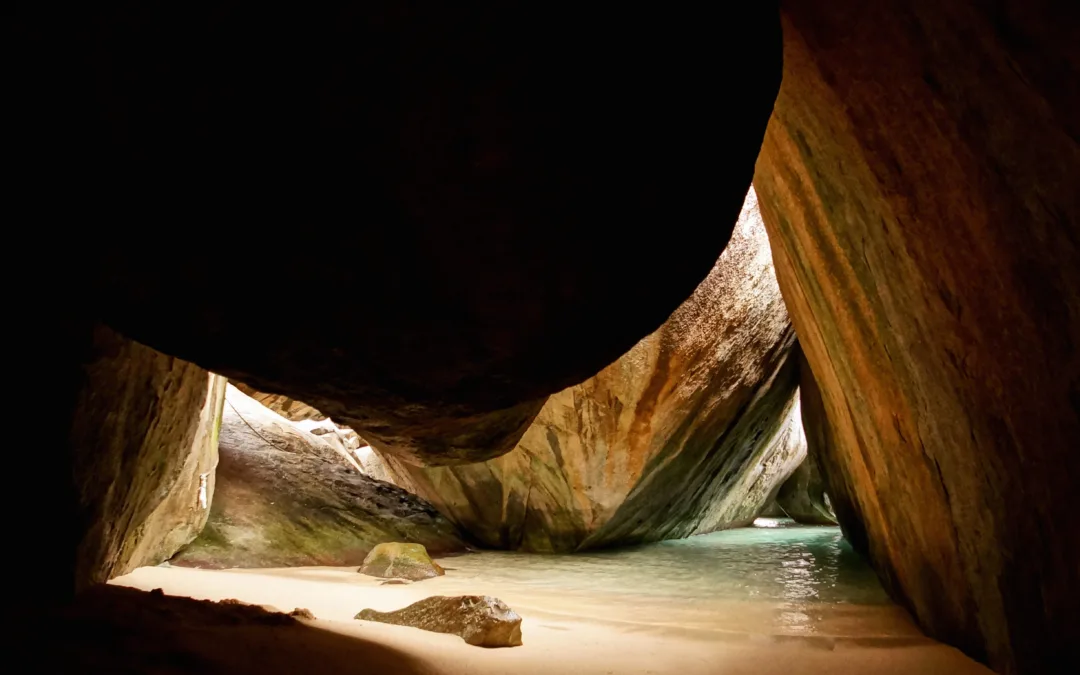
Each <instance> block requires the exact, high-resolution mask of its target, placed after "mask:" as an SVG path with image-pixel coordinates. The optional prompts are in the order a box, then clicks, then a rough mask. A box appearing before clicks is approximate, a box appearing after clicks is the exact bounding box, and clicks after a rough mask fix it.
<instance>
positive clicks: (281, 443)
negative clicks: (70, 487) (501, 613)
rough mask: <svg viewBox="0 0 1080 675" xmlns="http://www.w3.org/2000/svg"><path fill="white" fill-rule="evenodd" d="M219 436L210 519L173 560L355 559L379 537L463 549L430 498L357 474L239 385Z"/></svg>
mask: <svg viewBox="0 0 1080 675" xmlns="http://www.w3.org/2000/svg"><path fill="white" fill-rule="evenodd" d="M220 438H221V440H220V448H219V454H220V460H219V463H218V469H217V486H216V494H215V495H214V501H213V504H212V506H211V509H210V518H209V520H208V521H207V524H206V527H205V528H204V529H203V531H202V533H201V534H200V535H199V537H198V538H197V539H196V540H195V541H194V542H192V543H191V544H190V545H189V546H187V547H186V548H185V549H183V550H182V551H181V552H180V553H178V554H177V555H176V556H175V557H174V558H173V559H172V563H173V564H176V565H181V566H188V567H210V568H222V567H285V566H297V565H359V564H360V563H361V562H362V561H363V560H364V558H365V556H367V554H368V552H369V551H371V549H372V548H373V547H375V546H376V545H377V544H380V543H383V542H387V541H403V540H410V539H411V540H414V541H418V542H421V543H422V544H424V545H425V546H426V547H427V549H428V550H430V551H432V552H433V553H437V554H442V553H449V552H454V551H460V550H464V548H465V544H464V542H463V541H462V540H461V538H460V537H459V535H458V532H457V530H456V528H455V527H454V526H453V525H452V524H451V523H450V522H448V521H447V520H446V519H445V518H443V517H442V516H441V515H439V513H438V512H437V511H435V509H433V508H432V507H431V505H430V504H427V503H426V502H424V501H423V500H422V499H420V498H418V497H416V496H415V495H412V494H409V493H408V492H406V491H404V490H402V489H400V488H398V487H395V486H393V485H390V484H389V483H384V482H382V481H378V480H374V479H372V478H369V477H367V476H365V475H363V474H361V473H359V472H358V471H357V470H356V468H355V467H354V466H353V465H352V464H350V463H348V461H347V458H346V457H344V456H343V455H342V454H340V453H339V452H338V451H337V450H336V449H334V448H333V447H332V446H330V445H329V444H327V443H326V442H324V441H323V440H322V439H321V438H320V437H318V436H314V435H312V434H310V433H307V432H304V431H302V430H299V429H297V428H296V427H295V426H294V425H293V424H292V423H290V422H289V421H288V420H286V419H284V418H282V417H280V416H279V415H277V414H275V413H273V412H271V411H270V410H268V409H266V408H264V407H263V406H262V405H260V404H259V403H257V402H255V401H254V400H252V399H250V398H248V397H246V396H244V395H243V394H242V393H240V392H239V391H237V390H235V389H231V390H230V391H229V392H228V401H227V403H226V405H225V414H224V418H223V422H222V427H221V437H220Z"/></svg>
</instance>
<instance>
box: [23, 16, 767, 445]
mask: <svg viewBox="0 0 1080 675" xmlns="http://www.w3.org/2000/svg"><path fill="white" fill-rule="evenodd" d="M18 22H19V23H18V27H17V29H14V30H13V38H12V40H13V41H12V42H11V44H10V45H9V46H10V48H11V49H12V50H13V52H15V53H20V54H23V55H24V64H25V66H26V67H25V68H22V69H20V72H19V74H18V75H19V77H17V78H15V79H13V80H12V82H11V83H10V85H11V91H10V92H9V93H10V97H11V98H12V100H18V101H20V105H19V106H17V108H18V110H17V112H18V114H19V121H18V123H15V126H16V127H18V128H19V129H21V130H22V131H21V132H20V134H18V139H17V140H18V141H19V143H17V144H15V145H12V146H10V147H9V148H8V154H9V157H11V158H12V159H11V161H12V164H13V165H16V166H22V167H23V171H21V172H20V178H27V179H28V186H27V190H25V191H23V190H20V189H15V190H12V192H13V193H16V194H19V195H20V197H23V196H25V197H26V198H27V199H28V201H27V204H28V208H34V209H38V210H40V209H42V208H44V207H46V206H47V207H48V208H49V209H50V210H51V211H50V214H49V215H48V216H42V217H43V218H46V219H51V220H52V221H53V222H65V221H68V220H69V219H70V218H72V217H80V216H81V215H82V214H85V213H87V212H100V213H108V214H109V218H110V221H111V222H112V223H114V227H111V228H109V229H108V230H107V231H104V230H95V231H93V232H92V233H90V232H87V233H85V235H84V234H83V233H77V235H76V238H75V239H72V240H71V242H70V243H71V248H73V249H77V250H78V252H79V253H78V256H72V257H73V258H74V260H73V261H72V262H74V263H75V265H74V266H73V267H71V268H70V269H68V268H67V267H66V266H65V265H60V266H59V267H61V268H62V269H63V272H64V274H65V275H70V279H71V280H75V281H73V283H71V285H72V286H74V285H76V283H77V284H78V285H80V286H81V287H83V288H85V289H86V292H85V294H84V295H85V300H86V308H87V310H88V311H90V312H91V313H93V314H94V315H100V316H102V317H104V319H105V320H106V323H108V324H109V325H112V326H113V327H114V328H116V329H118V330H120V331H121V332H123V333H124V334H125V335H129V336H131V337H133V338H135V339H138V340H141V341H144V342H145V343H146V344H148V345H151V346H154V347H155V348H157V349H160V350H162V351H164V352H166V353H169V354H173V355H176V356H179V357H182V358H186V359H189V360H191V361H193V362H195V363H198V364H200V365H201V366H203V367H205V368H208V369H210V370H213V371H214V372H220V373H222V374H224V375H226V376H228V377H230V378H232V379H235V380H239V381H243V382H247V383H249V384H251V385H252V386H254V387H256V388H257V389H259V390H260V391H265V392H268V393H275V394H278V393H280V394H286V395H288V396H289V397H290V398H293V399H294V400H300V401H305V402H307V403H309V404H310V405H312V406H314V407H315V408H317V409H318V410H320V411H322V412H323V413H325V414H327V415H329V416H330V417H332V418H333V419H335V420H337V421H339V422H341V423H342V424H346V425H347V426H350V427H352V428H354V429H356V430H357V432H359V433H360V434H361V435H362V436H363V437H364V438H365V439H367V440H369V441H372V442H374V443H377V444H378V445H379V446H380V447H382V448H385V449H387V450H388V451H392V452H394V453H398V454H399V455H400V456H403V457H408V458H411V459H413V460H415V461H425V462H428V463H440V462H462V461H476V460H481V459H487V458H490V457H493V456H497V455H499V454H503V453H505V452H508V451H509V450H511V449H512V448H513V447H514V445H515V444H516V442H517V441H518V440H519V439H520V437H521V435H522V433H523V432H524V431H525V429H526V428H527V427H528V425H529V424H530V423H531V421H532V419H533V418H534V417H535V415H536V413H537V412H538V411H539V410H540V408H541V407H542V406H543V403H544V400H545V399H546V397H547V396H548V395H549V394H552V393H555V392H557V391H560V390H562V389H564V388H566V387H568V386H571V385H574V384H578V383H580V382H581V381H583V380H584V379H587V378H588V377H591V376H592V375H595V374H596V372H597V371H599V370H600V369H601V368H602V367H604V366H605V365H607V364H610V363H611V362H612V361H614V360H615V359H616V358H618V357H619V355H621V354H623V353H625V352H626V350H628V349H629V348H630V347H632V346H633V345H634V343H635V342H637V341H638V340H640V339H641V338H642V337H643V336H645V335H647V334H649V333H650V332H652V331H655V330H656V329H657V328H658V327H659V326H660V324H661V323H663V321H664V320H665V319H666V318H667V316H668V315H670V313H671V312H672V311H673V310H674V309H675V308H676V307H678V305H679V303H681V302H682V301H683V300H685V299H686V298H687V297H688V296H689V295H690V294H691V293H692V292H693V289H694V288H695V286H696V285H697V284H698V283H699V282H700V281H701V279H703V278H704V277H705V275H706V274H707V273H708V271H709V269H710V268H711V266H712V264H713V263H714V262H715V260H716V257H717V255H718V254H719V253H720V251H721V250H722V249H723V247H724V244H725V243H726V241H727V239H728V236H729V234H730V232H731V228H732V227H733V226H734V223H735V220H736V218H737V215H738V211H739V205H740V204H741V202H742V199H743V196H744V194H745V192H746V189H747V187H748V186H749V184H750V178H751V176H752V173H753V162H754V158H755V156H756V154H757V151H758V148H759V146H760V142H761V136H762V134H763V133H764V129H765V124H766V123H767V120H768V115H769V110H770V107H771V105H772V101H773V99H774V97H775V93H776V90H777V87H778V85H779V74H780V62H779V57H780V51H779V30H778V28H779V26H778V22H777V18H776V10H775V7H770V6H769V5H768V3H765V4H763V5H762V4H760V3H743V4H742V5H738V6H733V7H729V8H726V9H725V20H724V21H723V22H722V23H719V24H717V23H716V22H714V21H712V20H710V19H708V18H707V16H706V13H705V12H704V10H702V11H701V13H700V14H698V13H696V12H692V13H691V14H689V15H687V14H686V13H684V12H677V13H672V14H663V13H661V14H658V13H657V12H655V11H651V10H647V9H645V8H637V7H624V8H622V9H621V10H620V11H619V12H618V13H615V14H613V13H612V12H610V11H609V10H608V9H606V8H601V7H599V6H597V7H592V6H580V7H577V8H575V10H574V12H573V13H572V18H570V15H568V14H567V12H566V11H564V10H563V9H560V8H557V7H554V6H552V7H546V8H542V9H541V10H539V11H536V10H534V8H531V7H530V8H527V7H525V6H523V5H517V4H513V3H509V4H508V3H481V4H479V5H460V4H448V5H442V4H431V5H428V4H424V5H422V6H415V7H411V8H410V9H408V10H407V11H406V10H402V9H401V6H400V3H398V2H396V1H395V2H387V1H385V0H379V1H377V2H373V3H359V4H358V3H354V2H348V3H345V2H333V3H330V4H329V5H327V6H325V7H321V8H318V9H315V8H311V9H304V10H302V11H299V10H298V11H296V12H277V11H273V10H270V9H268V8H257V9H254V10H252V11H250V12H249V11H247V10H241V9H239V8H234V7H232V6H229V7H227V8H225V9H220V8H212V7H202V6H197V5H189V6H186V7H185V9H184V11H182V12H181V11H174V10H165V9H161V8H156V7H148V8H145V9H144V10H140V11H139V12H137V13H131V12H128V11H126V10H121V9H117V8H113V7H112V6H108V5H100V6H99V5H96V4H95V5H93V6H87V8H86V9H85V11H84V12H83V14H80V15H79V17H78V20H72V21H70V22H68V21H57V20H56V18H55V16H54V15H53V14H52V13H48V12H45V11H44V10H36V9H35V10H27V12H24V13H20V16H19V17H18ZM253 22H254V23H253ZM254 25H257V26H258V29H253V28H252V26H254ZM87 26H90V27H95V28H93V29H89V28H85V27H87ZM69 27H70V28H71V29H70V30H68V28H69ZM270 36H280V39H279V37H274V38H271V37H270ZM282 40H283V41H284V42H285V43H287V44H288V45H289V48H288V49H285V50H282V49H280V44H281V42H282ZM552 45H558V48H557V49H553V48H552ZM749 51H752V52H753V54H754V58H752V59H748V58H746V54H747V53H748V52H749ZM88 53H93V54H95V55H96V56H95V58H94V59H93V61H92V66H91V62H90V61H87V60H86V59H85V58H83V57H84V56H85V55H86V54H88ZM256 54H258V55H261V56H259V57H258V58H254V57H253V56H252V55H256ZM76 62H77V63H79V64H80V67H78V68H71V67H69V64H71V63H76ZM61 64H64V65H61ZM60 81H63V83H64V86H59V85H55V86H48V85H47V84H45V83H49V82H53V83H56V82H60ZM706 83H708V84H706ZM718 91H720V92H723V95H717V92H718ZM73 99H74V100H76V101H77V105H76V104H73V103H72V100H73ZM721 119H722V120H724V121H723V123H722V124H720V123H718V120H721ZM643 130H648V133H643ZM24 139H25V141H26V142H25V143H24V142H23V140H24ZM628 139H632V142H628ZM43 157H48V158H50V159H49V160H48V161H44V160H43V159H42V158H43ZM57 157H63V158H64V170H63V171H62V172H57V171H56V170H55V166H56V161H57V160H56V159H55V158H57ZM702 157H708V158H712V159H710V160H709V161H708V162H707V163H706V164H705V165H703V164H702V162H701V161H700V159H701V158H702ZM719 158H722V160H721V159H719ZM714 160H716V161H714ZM69 178H70V180H69ZM60 181H63V184H62V185H61V184H60ZM193 181H195V182H197V185H196V184H195V183H194V182H193ZM46 183H48V184H49V185H50V187H49V189H48V193H49V194H53V195H55V194H56V193H58V192H63V193H64V194H66V195H68V198H65V199H64V200H56V199H48V198H39V197H41V196H42V195H39V194H38V193H39V190H40V189H41V188H40V186H39V184H40V185H45V184H46ZM121 186H122V187H121ZM219 188H220V189H219ZM30 195H33V196H32V197H31V196H30ZM30 204H33V205H34V206H33V207H30V206H29V205H30ZM165 204H168V205H169V207H168V208H164V207H163V206H162V205H165ZM76 205H77V206H76ZM69 209H70V212H68V211H69ZM148 214H152V218H153V220H154V222H155V228H157V229H158V230H159V231H160V232H161V233H162V234H163V236H164V237H166V238H167V239H168V245H167V246H163V245H161V243H160V240H159V239H157V238H150V237H138V236H131V235H130V229H131V228H137V227H143V226H144V225H145V223H146V221H147V218H148ZM208 214H210V215H211V216H212V217H213V218H214V219H215V222H214V223H213V224H212V225H211V226H209V227H211V228H212V230H213V234H212V235H210V234H206V235H203V234H201V233H199V232H196V231H195V228H194V227H193V225H192V223H194V222H198V221H200V220H201V221H205V220H206V218H207V217H208ZM241 214H242V217H241ZM341 214H353V216H354V217H346V218H342V217H341ZM241 219H242V220H243V221H245V222H251V223H261V224H263V225H265V226H266V227H271V226H281V227H284V228H290V229H291V228H296V229H294V230H292V231H293V232H297V233H299V232H302V233H303V235H302V236H292V235H289V236H283V237H281V238H274V237H266V238H261V237H257V236H253V231H252V229H251V228H249V227H247V226H240V225H238V224H237V223H239V222H240V220H241ZM703 223H707V226H702V224H703ZM260 227H262V225H261V226H260ZM631 231H636V232H638V233H639V234H638V235H634V236H627V232H631ZM688 242H692V245H687V244H688ZM214 256H225V257H233V256H235V257H236V258H237V259H242V261H243V262H242V263H238V267H240V266H242V267H243V268H244V271H245V273H244V274H234V275H229V276H223V275H222V274H208V273H207V272H208V270H209V269H211V266H210V263H209V261H210V260H212V259H214ZM651 266H660V267H662V268H663V270H662V272H659V273H657V274H642V273H641V272H642V270H643V269H645V268H647V267H651ZM247 272H250V274H249V273H247ZM264 272H265V273H267V275H268V277H269V278H268V279H266V280H263V279H261V278H260V276H259V275H260V274H262V273H264ZM65 281H66V278H65V280H61V281H59V282H58V283H59V285H61V286H64V285H65ZM616 289H617V290H616ZM313 297H317V298H318V299H319V300H320V301H321V303H322V304H321V306H315V305H314V304H313V303H312V298H313ZM282 308H288V309H287V310H286V311H289V312H300V311H302V310H304V309H307V308H311V309H312V311H314V312H315V313H316V317H315V319H307V318H305V317H304V316H303V315H300V314H297V315H296V316H295V317H292V318H290V319H288V320H281V318H282Z"/></svg>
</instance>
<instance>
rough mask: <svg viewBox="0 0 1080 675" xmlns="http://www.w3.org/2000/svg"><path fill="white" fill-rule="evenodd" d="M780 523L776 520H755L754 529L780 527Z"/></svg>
mask: <svg viewBox="0 0 1080 675" xmlns="http://www.w3.org/2000/svg"><path fill="white" fill-rule="evenodd" d="M779 526H780V521H779V520H777V519H776V518H755V519H754V527H779Z"/></svg>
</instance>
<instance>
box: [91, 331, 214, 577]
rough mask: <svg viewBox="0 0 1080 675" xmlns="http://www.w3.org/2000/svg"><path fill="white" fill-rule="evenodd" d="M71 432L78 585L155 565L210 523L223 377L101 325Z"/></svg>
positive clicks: (95, 335)
mask: <svg viewBox="0 0 1080 675" xmlns="http://www.w3.org/2000/svg"><path fill="white" fill-rule="evenodd" d="M92 352H93V356H92V357H91V358H90V359H89V361H88V363H87V365H86V366H85V369H84V374H85V379H84V386H83V387H82V390H81V392H80V394H79V397H78V403H77V406H76V414H75V420H74V423H73V425H72V428H71V435H70V438H71V443H72V446H73V448H74V459H75V466H74V480H75V487H76V491H77V494H78V499H79V504H78V508H79V532H80V541H79V545H78V548H77V561H76V570H75V579H76V584H77V585H78V586H79V587H83V586H86V585H88V584H90V583H94V582H103V581H106V580H108V579H110V578H112V577H114V576H118V575H121V574H125V573H127V572H129V571H131V570H132V569H134V568H135V567H138V566H140V565H148V564H157V563H159V562H161V561H162V560H164V559H166V558H168V557H169V556H170V555H172V554H173V553H174V552H175V551H176V550H177V549H178V548H179V547H180V546H182V545H183V544H185V543H187V542H188V541H190V540H191V539H192V538H194V536H195V534H197V533H198V531H199V529H201V527H202V525H203V523H204V522H205V520H206V515H207V511H206V509H205V508H204V507H202V505H201V504H199V499H198V498H199V475H200V474H202V473H205V472H207V471H212V467H213V464H214V462H215V461H216V456H217V433H216V429H217V425H218V424H219V423H220V416H219V414H220V410H221V407H220V404H221V398H220V397H221V392H222V388H223V386H224V379H223V378H221V377H219V376H216V375H211V374H210V373H207V372H206V371H205V370H203V369H202V368H199V367H198V366H195V365H193V364H190V363H187V362H185V361H181V360H180V359H175V358H173V357H171V356H166V355H164V354H161V353H159V352H156V351H154V350H153V349H150V348H149V347H146V346H144V345H141V344H139V343H137V342H133V341H131V340H128V339H126V338H124V337H122V336H120V335H117V334H116V333H115V332H113V331H112V330H110V329H108V328H106V327H104V326H98V327H97V328H96V329H95V330H94V332H93V349H92Z"/></svg>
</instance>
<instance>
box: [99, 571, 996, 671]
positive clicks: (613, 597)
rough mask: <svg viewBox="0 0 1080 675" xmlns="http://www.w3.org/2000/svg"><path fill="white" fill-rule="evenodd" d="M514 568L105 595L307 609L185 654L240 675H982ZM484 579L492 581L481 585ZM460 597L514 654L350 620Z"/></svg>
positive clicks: (895, 646) (824, 623)
mask: <svg viewBox="0 0 1080 675" xmlns="http://www.w3.org/2000/svg"><path fill="white" fill-rule="evenodd" d="M500 555H502V557H500ZM520 558H521V557H520V556H518V557H515V556H513V555H512V554H488V553H482V554H467V555H464V556H458V557H453V558H446V559H442V560H440V562H441V564H443V565H444V566H445V567H446V568H447V575H446V576H445V577H440V578H436V579H429V580H425V581H422V582H417V583H414V584H409V585H384V584H383V582H382V580H380V579H375V578H372V577H367V576H364V575H361V574H358V573H357V571H356V568H326V567H308V568H290V569H263V570H197V569H184V568H178V567H152V568H141V569H139V570H136V571H135V572H134V573H132V574H130V575H127V576H125V577H121V578H119V579H116V580H114V581H113V582H112V583H113V584H115V585H117V586H128V587H131V588H135V589H141V590H143V591H150V590H152V589H156V588H160V589H162V590H163V591H164V592H165V594H167V595H171V596H183V597H190V598H196V599H202V600H213V601H220V600H223V599H226V598H235V599H239V600H241V601H244V602H247V603H252V604H257V605H267V606H270V608H271V609H278V610H281V611H284V612H288V611H290V610H292V609H293V608H295V607H304V608H307V609H309V610H310V611H311V612H312V613H313V614H314V615H315V617H316V618H315V620H313V621H302V622H301V625H297V626H294V627H292V628H290V627H288V626H236V625H231V626H230V625H227V626H220V627H215V628H211V629H207V630H203V631H201V632H200V633H199V635H200V636H201V637H200V638H199V639H197V640H190V641H187V642H185V645H187V647H186V648H191V649H193V650H195V651H196V652H198V653H199V659H201V660H202V661H203V662H204V663H207V664H209V663H215V664H218V665H220V666H222V667H224V665H225V662H228V661H230V660H235V659H238V658H242V659H243V662H244V664H245V666H244V667H246V668H251V667H257V668H258V669H259V670H260V672H264V673H274V672H298V671H296V670H295V668H297V667H298V664H299V663H300V662H302V663H303V672H373V673H374V672H377V673H423V674H429V673H430V674H432V675H434V674H440V675H465V674H469V675H486V674H496V673H515V674H533V673H535V674H547V673H580V674H582V675H592V674H597V675H617V674H618V675H621V674H624V673H625V674H627V675H639V674H640V675H645V674H649V675H667V674H671V675H675V674H679V675H699V674H700V675H706V674H709V675H711V674H715V673H730V674H739V673H747V674H750V673H754V674H762V673H764V674H770V673H776V674H777V675H781V674H782V675H802V674H806V675H811V674H819V673H820V674H824V673H883V674H892V673H895V674H897V675H899V674H901V673H904V674H907V673H925V674H930V675H933V674H935V673H941V674H947V675H966V674H969V673H970V674H977V673H978V674H986V673H989V672H990V671H989V670H987V669H985V668H984V667H983V666H981V665H979V664H977V663H975V662H973V661H971V660H970V659H968V658H967V657H965V656H964V655H963V654H961V653H960V652H958V651H957V650H955V649H953V648H951V647H948V646H945V645H942V644H940V643H937V642H935V641H933V640H930V639H928V638H926V637H924V636H923V635H922V634H921V633H920V632H919V630H918V628H917V627H916V626H915V625H914V624H913V623H912V622H911V621H910V619H909V618H908V617H907V615H906V613H905V612H904V611H903V610H902V609H900V608H899V607H896V606H895V605H892V604H891V603H887V602H879V603H870V604H865V605H863V604H852V603H834V602H821V601H818V600H816V599H814V598H797V599H794V600H791V601H781V602H777V601H775V600H774V599H759V600H755V599H749V600H747V599H742V600H739V599H732V598H730V597H723V596H721V597H710V595H709V594H708V589H704V588H703V589H698V591H699V592H698V593H694V592H689V593H681V594H676V595H674V596H673V594H672V592H669V591H668V590H667V589H665V586H664V583H663V582H662V580H658V581H657V583H656V584H655V585H654V588H653V592H652V593H651V594H643V593H640V592H637V589H636V588H635V587H634V583H636V582H635V581H634V580H633V579H631V580H630V583H629V587H628V588H626V589H624V590H628V591H630V592H620V590H619V589H620V587H621V584H620V582H619V580H618V579H617V578H614V577H612V576H609V578H608V579H607V580H606V582H605V581H603V580H601V581H598V582H597V583H596V585H595V586H596V588H594V589H590V588H584V587H582V586H581V584H579V583H575V579H577V578H578V577H577V576H575V573H573V572H567V571H560V569H559V565H560V564H566V563H563V561H561V560H557V559H556V560H554V561H552V562H551V564H552V568H551V569H549V570H548V571H547V573H546V574H542V573H541V570H540V567H543V566H545V565H546V564H547V561H545V559H544V558H543V557H539V556H531V557H530V558H527V559H525V560H527V562H528V564H533V565H535V566H537V570H536V571H537V574H536V578H537V579H538V580H539V581H538V582H537V583H525V582H523V581H521V580H520V579H515V576H516V575H517V574H520V572H521V570H517V571H516V572H515V569H516V568H515V566H516V565H517V564H519V563H518V562H516V561H517V560H518V559H520ZM533 561H535V562H533ZM573 562H575V564H576V560H575V561H573ZM503 563H505V564H503ZM582 564H588V560H586V561H584V563H582ZM605 564H608V565H609V566H610V564H611V563H610V562H607V563H605ZM497 567H499V568H501V569H502V570H503V573H501V574H495V573H492V571H493V570H494V569H495V568H497ZM579 572H580V570H579ZM674 588H676V589H682V588H683V586H682V585H677V586H675V587H674ZM684 590H689V589H684ZM461 594H487V595H494V596H496V597H499V598H501V599H502V600H504V601H505V602H507V603H508V604H509V605H510V606H511V607H513V608H514V609H515V610H516V611H517V612H518V613H519V614H520V615H521V616H522V617H523V623H522V632H523V637H524V645H523V646H521V647H515V648H510V649H482V648H478V647H472V646H469V645H467V644H465V643H464V642H463V641H462V640H461V639H460V638H458V637H456V636H453V635H440V634H435V633H429V632H424V631H420V630H416V629H412V628H405V627H398V626H388V625H383V624H378V623H373V622H367V621H358V620H354V619H353V618H352V617H353V616H354V615H355V614H356V613H357V612H358V611H359V610H361V609H363V608H367V607H370V608H374V609H377V610H382V611H386V610H393V609H398V608H400V607H404V606H406V605H408V604H410V603H412V602H415V601H416V600H419V599H421V598H424V597H428V596H430V595H461ZM311 629H314V630H311ZM358 659H360V661H358ZM341 668H345V670H341Z"/></svg>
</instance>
